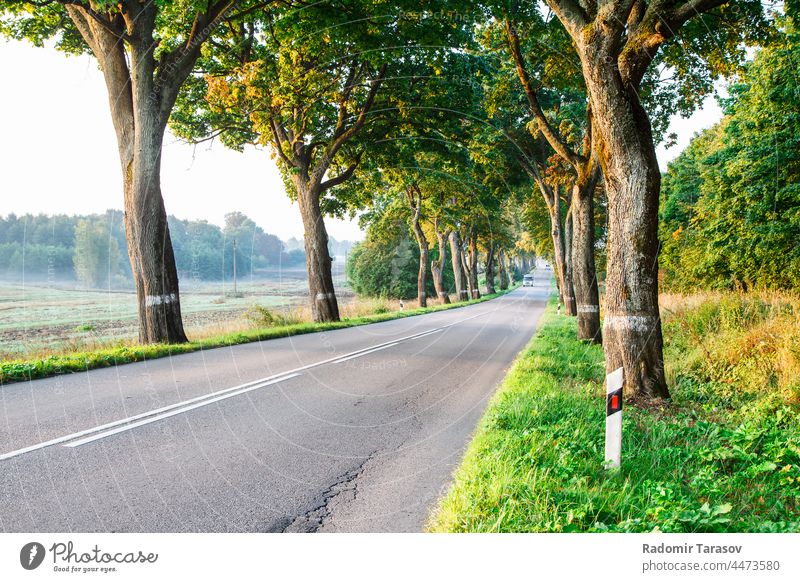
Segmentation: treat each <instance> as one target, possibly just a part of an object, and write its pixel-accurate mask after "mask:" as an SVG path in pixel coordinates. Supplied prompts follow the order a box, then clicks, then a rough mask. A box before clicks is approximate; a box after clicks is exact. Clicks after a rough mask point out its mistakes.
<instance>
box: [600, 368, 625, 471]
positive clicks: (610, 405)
mask: <svg viewBox="0 0 800 582" xmlns="http://www.w3.org/2000/svg"><path fill="white" fill-rule="evenodd" d="M623 383H624V375H623V373H622V368H617V369H616V370H614V371H613V372H611V373H610V374H609V375H608V376H606V458H605V466H606V469H619V466H620V463H621V462H622V385H623Z"/></svg>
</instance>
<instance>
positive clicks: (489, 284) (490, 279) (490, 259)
mask: <svg viewBox="0 0 800 582" xmlns="http://www.w3.org/2000/svg"><path fill="white" fill-rule="evenodd" d="M496 292H497V291H495V288H494V244H492V243H489V245H488V246H487V247H486V294H487V295H494V294H495V293H496Z"/></svg>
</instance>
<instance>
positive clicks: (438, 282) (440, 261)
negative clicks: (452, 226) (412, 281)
mask: <svg viewBox="0 0 800 582" xmlns="http://www.w3.org/2000/svg"><path fill="white" fill-rule="evenodd" d="M434 227H435V229H436V239H437V242H438V243H439V256H438V257H437V258H436V260H435V261H431V275H432V276H433V286H434V288H435V289H436V294H437V295H438V296H439V300H440V301H441V302H442V303H443V304H446V303H450V295H449V294H448V293H447V289H445V287H444V265H445V263H446V261H447V239H448V237H449V236H450V233H449V232H442V231H441V230H439V224H438V221H436V222H435V223H434Z"/></svg>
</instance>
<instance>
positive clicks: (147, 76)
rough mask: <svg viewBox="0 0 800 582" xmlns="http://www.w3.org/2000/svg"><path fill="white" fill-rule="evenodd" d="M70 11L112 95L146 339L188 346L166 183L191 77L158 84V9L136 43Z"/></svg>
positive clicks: (148, 15)
mask: <svg viewBox="0 0 800 582" xmlns="http://www.w3.org/2000/svg"><path fill="white" fill-rule="evenodd" d="M65 9H66V11H67V13H68V15H69V17H70V19H71V20H72V22H73V24H74V25H75V28H76V29H77V30H78V32H79V33H80V35H81V36H82V37H83V39H84V40H85V41H86V43H87V45H88V46H89V47H90V48H91V50H92V53H93V54H94V56H95V58H97V61H98V63H99V65H100V69H101V70H102V72H103V79H104V81H105V84H106V90H107V92H108V102H109V107H110V110H111V120H112V122H113V124H114V131H115V133H116V137H117V148H118V153H119V159H120V166H121V169H122V180H123V200H124V206H125V236H126V240H127V243H128V257H129V259H130V263H131V271H132V273H133V282H134V286H135V288H136V295H137V305H138V317H139V341H140V342H142V343H182V342H185V341H187V339H186V334H185V332H184V330H183V321H182V319H181V306H180V289H179V287H178V274H177V269H176V267H175V256H174V254H173V249H172V241H171V239H170V234H169V227H168V226H167V214H166V210H165V208H164V200H163V198H162V196H161V178H160V172H161V148H162V141H163V137H164V131H165V129H166V124H167V119H168V118H169V112H170V111H171V110H172V106H173V104H174V102H175V96H176V95H177V91H178V89H179V88H180V85H181V83H182V82H183V79H185V76H182V74H176V76H172V77H170V78H169V79H168V80H165V82H164V85H163V86H158V87H157V86H156V85H155V81H154V77H155V70H156V62H155V59H154V58H153V46H152V45H153V30H154V29H155V20H156V7H155V5H146V6H144V7H143V8H142V10H141V12H139V13H138V15H137V17H136V18H134V19H133V20H132V21H131V23H130V26H132V27H133V28H134V29H135V33H134V34H133V36H132V39H131V42H130V44H129V45H126V43H125V42H123V41H122V40H120V38H119V37H118V36H117V35H116V33H114V32H112V31H111V30H110V29H114V27H117V28H116V30H120V31H121V30H122V28H119V22H118V21H113V22H112V21H111V20H107V21H106V22H107V24H106V26H104V25H102V24H101V23H100V22H99V21H98V18H100V19H102V18H104V16H97V15H95V16H92V15H91V14H90V13H89V11H88V10H87V8H85V7H83V6H80V5H67V6H66V7H65ZM107 27H108V28H107ZM126 47H129V49H130V52H129V53H126ZM197 50H198V51H199V48H198V49H197ZM186 54H187V55H188V57H192V56H194V53H191V54H190V53H186ZM198 54H199V52H198ZM195 58H196V57H195ZM193 62H194V61H186V62H184V63H182V67H181V68H180V70H179V71H178V73H180V71H185V74H187V75H188V69H190V68H191V65H192V64H193ZM165 93H166V95H165Z"/></svg>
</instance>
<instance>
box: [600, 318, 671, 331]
mask: <svg viewBox="0 0 800 582" xmlns="http://www.w3.org/2000/svg"><path fill="white" fill-rule="evenodd" d="M658 320H659V317H658V316H657V315H606V317H605V320H604V321H603V327H610V328H613V329H630V330H633V331H639V332H647V331H650V330H652V329H653V327H655V325H656V323H658Z"/></svg>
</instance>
